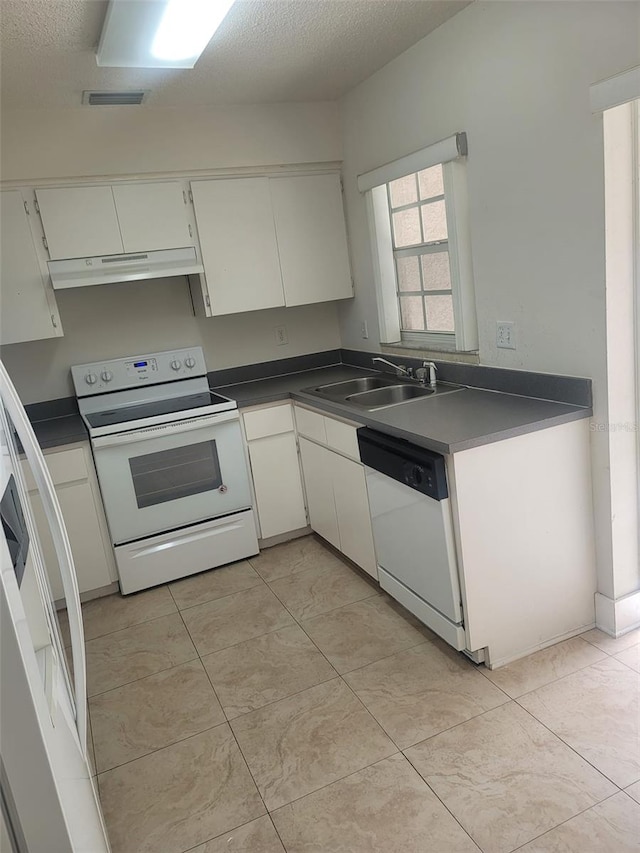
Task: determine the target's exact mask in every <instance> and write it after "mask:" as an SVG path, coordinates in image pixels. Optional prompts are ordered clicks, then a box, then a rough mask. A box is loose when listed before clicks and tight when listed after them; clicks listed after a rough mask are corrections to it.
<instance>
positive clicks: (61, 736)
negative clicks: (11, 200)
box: [0, 363, 110, 853]
mask: <svg viewBox="0 0 640 853" xmlns="http://www.w3.org/2000/svg"><path fill="white" fill-rule="evenodd" d="M0 396H1V404H0V498H1V497H3V496H5V495H6V494H7V487H8V485H9V483H10V480H12V485H13V489H12V492H11V496H12V502H13V504H15V505H17V506H18V508H19V513H18V514H19V515H20V514H21V515H22V516H23V518H22V522H20V521H19V522H18V523H16V524H14V527H13V528H10V527H9V525H6V524H5V521H6V518H7V516H6V514H5V515H3V525H2V528H1V529H0V607H1V612H0V631H1V635H0V649H1V651H0V678H1V682H2V690H1V692H0V742H1V744H2V766H1V768H0V770H1V775H0V786H1V789H2V799H3V802H4V805H5V806H6V807H7V809H8V812H7V815H5V819H8V822H9V824H10V829H11V832H12V833H13V834H14V836H15V839H14V840H15V842H16V843H17V844H18V845H19V846H18V848H17V849H18V850H20V851H21V849H24V850H28V851H29V853H41V851H42V853H51V851H54V850H55V851H56V853H58V851H59V853H67V851H69V853H84V851H87V853H108V851H109V849H110V848H109V843H108V840H107V836H106V832H105V828H104V822H103V820H102V814H101V811H100V806H99V802H98V797H97V793H96V789H95V785H94V781H93V779H92V778H91V770H90V767H89V763H88V759H87V750H86V691H85V660H84V640H83V632H82V616H81V611H80V600H79V596H78V589H77V583H76V579H75V571H74V568H73V559H72V557H71V550H70V547H69V542H68V538H67V535H66V531H65V529H64V523H63V521H62V515H61V513H60V507H59V505H58V502H57V498H56V495H55V492H54V490H53V485H52V483H51V479H50V476H49V473H48V470H47V468H46V465H45V463H44V459H43V457H42V453H41V451H40V448H39V446H38V444H37V441H36V439H35V436H34V434H33V430H32V429H31V426H30V424H29V422H28V419H27V417H26V413H25V412H24V409H23V408H22V405H21V404H20V401H19V399H18V397H17V394H16V392H15V389H14V388H13V386H12V384H11V382H10V380H9V377H8V376H7V374H6V371H5V369H4V367H3V366H2V364H1V363H0ZM16 434H17V436H18V438H19V440H20V442H21V444H22V450H23V452H24V455H25V456H26V458H27V461H28V463H29V465H30V467H31V471H32V473H33V476H34V478H35V481H36V483H37V485H38V488H39V492H40V497H41V499H42V503H43V506H44V508H45V512H46V515H47V520H48V522H49V525H50V528H51V534H52V538H53V541H54V543H55V546H56V552H57V556H58V562H59V566H60V569H61V572H62V580H63V586H64V590H65V597H66V600H67V608H68V618H69V627H70V633H71V640H72V654H73V665H74V687H75V701H74V698H73V695H72V692H71V689H70V684H69V681H68V678H67V673H66V668H65V666H64V663H63V654H64V652H63V642H62V640H61V637H60V633H59V628H58V623H57V620H56V617H55V613H54V608H53V603H52V600H51V592H50V588H49V584H48V581H47V577H46V567H45V566H44V563H43V558H42V554H41V551H40V549H39V543H38V536H37V531H36V527H35V523H34V519H33V515H32V512H31V507H30V504H29V499H28V496H27V490H26V488H25V484H24V482H23V480H22V470H21V466H20V464H19V459H18V453H17V447H16V443H15V436H16ZM5 506H6V504H5ZM13 518H14V519H15V515H14V516H13ZM18 529H19V536H23V533H24V530H26V532H27V534H28V549H23V556H24V554H25V553H26V561H25V564H24V573H23V574H22V573H18V574H16V571H15V567H14V559H15V554H16V548H15V544H16V542H15V536H16V531H18ZM23 541H25V542H26V541H27V540H26V538H24V537H23ZM10 544H11V548H10V547H9V545H10Z"/></svg>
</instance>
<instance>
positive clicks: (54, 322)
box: [51, 314, 58, 329]
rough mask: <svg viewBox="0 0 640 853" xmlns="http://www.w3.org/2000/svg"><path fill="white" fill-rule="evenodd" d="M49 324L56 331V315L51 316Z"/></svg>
mask: <svg viewBox="0 0 640 853" xmlns="http://www.w3.org/2000/svg"><path fill="white" fill-rule="evenodd" d="M51 322H52V323H53V328H54V329H57V328H58V324H57V323H56V315H55V314H52V315H51Z"/></svg>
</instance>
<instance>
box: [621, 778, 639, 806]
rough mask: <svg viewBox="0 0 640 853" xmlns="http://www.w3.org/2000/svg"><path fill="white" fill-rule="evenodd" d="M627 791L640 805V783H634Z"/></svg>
mask: <svg viewBox="0 0 640 853" xmlns="http://www.w3.org/2000/svg"><path fill="white" fill-rule="evenodd" d="M625 791H626V792H627V794H629V796H630V797H633V799H634V800H635V801H636V803H640V782H634V783H633V785H629V787H628V788H625Z"/></svg>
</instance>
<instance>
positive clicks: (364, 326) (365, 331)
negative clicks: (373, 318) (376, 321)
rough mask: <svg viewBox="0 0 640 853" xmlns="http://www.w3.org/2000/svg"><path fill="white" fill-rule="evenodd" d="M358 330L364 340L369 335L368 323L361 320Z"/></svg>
mask: <svg viewBox="0 0 640 853" xmlns="http://www.w3.org/2000/svg"><path fill="white" fill-rule="evenodd" d="M360 331H361V333H362V337H363V338H364V339H365V340H366V339H367V338H368V337H369V324H368V323H367V321H366V320H363V321H362V325H361V326H360Z"/></svg>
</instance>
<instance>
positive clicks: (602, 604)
mask: <svg viewBox="0 0 640 853" xmlns="http://www.w3.org/2000/svg"><path fill="white" fill-rule="evenodd" d="M596 628H599V629H600V630H601V631H604V633H605V634H609V636H610V637H622V636H623V634H628V633H629V631H634V630H635V629H636V628H640V590H638V591H636V592H630V593H629V594H628V595H623V596H622V597H621V598H616V599H613V598H608V596H606V595H602V593H600V592H596Z"/></svg>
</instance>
